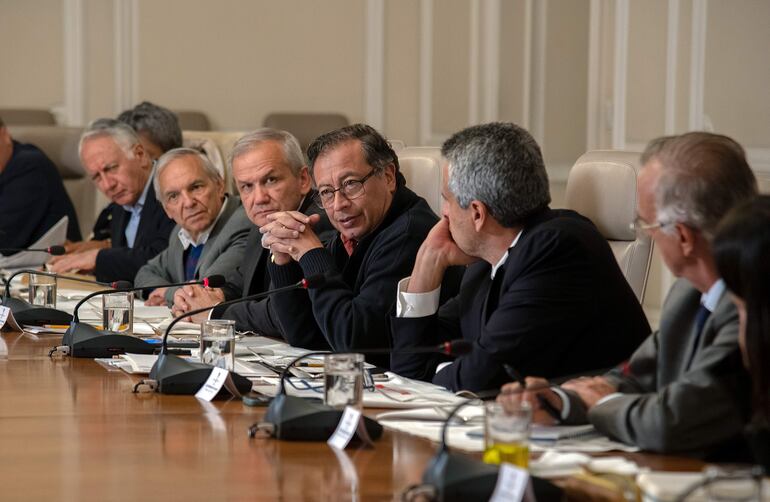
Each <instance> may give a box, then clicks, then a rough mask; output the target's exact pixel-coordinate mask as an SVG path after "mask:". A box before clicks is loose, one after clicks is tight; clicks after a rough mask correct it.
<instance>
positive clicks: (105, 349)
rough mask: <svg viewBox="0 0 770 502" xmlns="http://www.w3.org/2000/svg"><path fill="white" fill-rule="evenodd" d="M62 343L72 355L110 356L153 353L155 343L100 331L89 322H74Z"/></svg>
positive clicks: (89, 356)
mask: <svg viewBox="0 0 770 502" xmlns="http://www.w3.org/2000/svg"><path fill="white" fill-rule="evenodd" d="M62 345H66V346H68V347H69V348H70V356H72V357H88V358H94V357H112V356H114V355H117V354H125V353H127V352H128V353H131V354H153V353H155V350H157V345H156V344H150V343H147V342H145V341H144V340H142V339H141V338H136V337H134V336H131V335H124V334H120V333H115V332H112V331H100V330H98V329H96V328H94V327H93V326H91V325H90V324H85V323H81V322H75V323H72V324H71V325H70V328H69V329H68V330H67V332H66V333H65V334H64V337H63V338H62Z"/></svg>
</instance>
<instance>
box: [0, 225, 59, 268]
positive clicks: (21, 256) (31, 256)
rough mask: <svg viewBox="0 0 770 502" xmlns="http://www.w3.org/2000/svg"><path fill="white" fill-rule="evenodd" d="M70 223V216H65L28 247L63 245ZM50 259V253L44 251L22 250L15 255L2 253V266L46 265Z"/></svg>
mask: <svg viewBox="0 0 770 502" xmlns="http://www.w3.org/2000/svg"><path fill="white" fill-rule="evenodd" d="M68 223H69V218H68V217H67V216H63V217H62V219H60V220H59V221H58V222H56V224H55V225H54V226H52V227H51V228H49V229H48V231H47V232H46V233H45V234H43V236H42V237H41V238H40V239H38V240H37V242H35V243H34V244H32V245H31V246H28V247H31V248H48V247H51V246H61V245H62V244H64V241H66V240H67V224H68ZM49 259H50V255H49V254H48V253H46V252H43V251H21V252H19V253H16V254H15V255H13V256H2V255H0V268H14V267H16V268H18V267H39V266H40V265H44V264H45V262H47V261H48V260H49Z"/></svg>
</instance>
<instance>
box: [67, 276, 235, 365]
mask: <svg viewBox="0 0 770 502" xmlns="http://www.w3.org/2000/svg"><path fill="white" fill-rule="evenodd" d="M114 284H115V286H116V288H115V289H103V290H100V291H94V292H93V293H90V294H88V295H86V296H85V297H84V298H83V299H82V300H80V301H79V302H78V304H77V305H75V310H74V311H73V317H72V323H71V324H70V327H69V329H68V330H67V332H66V333H64V337H63V338H62V345H63V346H66V347H67V349H66V350H67V351H68V353H69V355H71V356H72V357H90V358H94V357H112V356H113V355H116V354H125V353H126V352H130V353H132V354H154V353H155V350H156V348H157V344H152V343H147V342H146V341H144V340H142V339H141V338H137V337H135V336H127V335H125V334H123V333H115V332H113V331H107V330H98V329H96V328H95V327H94V326H91V325H90V324H86V323H81V322H80V319H79V317H78V310H79V309H80V307H81V306H82V305H83V304H84V303H85V302H87V301H88V300H90V299H91V298H93V297H95V296H99V295H105V294H109V293H130V292H134V291H140V290H142V289H148V288H164V287H174V286H186V285H189V284H202V285H204V286H206V287H212V288H219V287H222V286H223V285H224V284H225V278H224V277H222V276H221V275H212V276H210V277H206V278H204V279H201V280H198V281H191V282H179V283H174V284H162V285H157V286H142V287H134V286H133V285H132V284H131V283H130V282H128V281H118V282H117V283H114ZM54 350H55V349H54Z"/></svg>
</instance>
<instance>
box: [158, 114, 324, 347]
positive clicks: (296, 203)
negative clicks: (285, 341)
mask: <svg viewBox="0 0 770 502" xmlns="http://www.w3.org/2000/svg"><path fill="white" fill-rule="evenodd" d="M229 164H230V166H231V168H232V174H233V180H234V181H235V185H236V187H237V189H238V192H239V194H240V196H241V200H242V201H243V207H244V209H245V210H246V215H247V216H248V218H249V220H251V223H253V225H254V226H253V227H252V228H251V231H250V232H249V235H248V237H247V240H246V249H247V251H246V253H245V256H244V259H243V260H242V262H241V263H239V264H238V266H236V267H233V269H232V270H231V272H230V273H229V274H227V275H226V277H227V284H226V285H225V286H224V287H223V288H222V289H207V288H203V287H200V286H185V287H183V288H179V289H178V290H177V291H176V294H175V296H174V307H173V309H172V310H173V312H174V314H175V315H180V314H183V313H185V312H188V311H190V310H193V309H197V308H201V307H208V306H212V305H216V304H217V303H220V302H222V301H224V300H233V299H235V298H239V297H244V296H249V295H253V294H256V293H260V292H262V291H267V290H268V289H270V276H269V275H268V272H267V262H268V259H269V257H270V252H269V251H267V250H265V249H263V248H262V246H261V245H260V240H261V238H262V234H260V233H259V227H262V226H264V225H266V224H267V223H268V216H269V215H271V214H273V213H276V212H278V211H295V210H296V211H298V212H299V213H301V214H304V215H318V216H314V218H318V221H316V222H315V223H314V225H313V230H314V231H315V232H318V233H319V235H321V236H323V237H322V238H323V239H324V240H325V239H326V238H327V234H328V232H329V229H330V228H331V227H330V226H329V221H328V220H327V219H326V217H325V215H322V214H319V213H321V211H320V209H319V208H317V207H316V205H315V204H314V203H313V196H314V195H315V191H313V190H312V188H311V181H310V176H309V175H308V170H307V166H306V165H305V158H304V157H303V155H302V149H301V148H300V146H299V142H298V141H297V139H296V138H295V137H294V136H293V135H292V134H290V133H288V132H286V131H279V130H276V129H270V128H263V129H257V130H256V131H253V132H251V133H249V134H247V135H245V136H243V137H242V138H240V139H238V141H236V142H235V145H233V150H232V152H231V154H230V159H229ZM269 305H270V301H269V299H264V300H261V301H252V302H243V303H237V304H235V305H232V306H230V307H229V308H227V309H225V308H221V307H217V308H215V309H214V310H213V312H212V314H211V317H212V318H225V319H233V320H234V321H235V322H236V329H238V330H240V331H248V330H252V331H256V332H259V333H261V334H265V335H272V336H281V334H282V333H281V329H280V328H279V324H278V322H277V320H276V319H275V315H274V314H273V312H272V310H271V309H270V308H269ZM206 317H207V315H205V314H202V315H198V316H196V318H195V320H198V321H199V320H202V319H205V318H206Z"/></svg>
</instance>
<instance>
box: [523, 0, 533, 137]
mask: <svg viewBox="0 0 770 502" xmlns="http://www.w3.org/2000/svg"><path fill="white" fill-rule="evenodd" d="M532 1H533V0H524V43H523V44H522V45H523V48H522V53H523V57H522V62H523V68H522V69H521V89H522V91H521V127H523V128H524V129H527V130H529V123H530V120H529V114H530V113H531V111H530V109H531V102H532V45H533V43H534V42H533V39H532V32H533V28H532V24H533V22H534V14H533V13H532V11H533V7H532Z"/></svg>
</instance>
